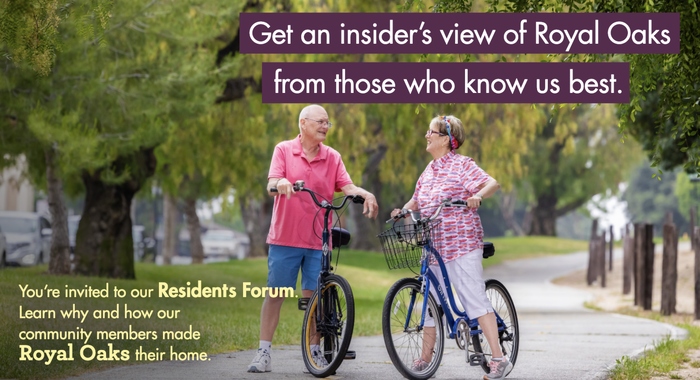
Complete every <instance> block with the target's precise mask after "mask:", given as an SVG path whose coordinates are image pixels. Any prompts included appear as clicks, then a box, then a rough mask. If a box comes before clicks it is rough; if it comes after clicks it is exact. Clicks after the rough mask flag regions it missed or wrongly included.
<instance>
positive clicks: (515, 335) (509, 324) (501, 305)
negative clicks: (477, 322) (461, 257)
mask: <svg viewBox="0 0 700 380" xmlns="http://www.w3.org/2000/svg"><path fill="white" fill-rule="evenodd" d="M486 296H487V297H488V299H489V301H491V306H493V310H494V311H495V312H496V314H497V315H498V316H499V317H500V318H501V320H502V321H503V323H500V322H499V324H498V330H499V332H498V342H499V344H500V346H501V351H502V352H503V355H504V356H505V357H506V358H507V359H508V360H509V361H510V362H511V363H512V364H513V367H515V361H516V360H517V359H518V348H519V346H520V327H519V326H518V315H517V313H516V312H515V305H514V304H513V299H512V298H511V297H510V293H508V290H507V289H506V287H505V286H504V285H503V284H501V282H500V281H498V280H494V279H490V280H487V281H486ZM472 348H473V350H474V351H475V352H482V353H483V354H484V359H485V360H484V361H483V362H482V363H481V368H483V370H484V372H486V373H489V372H490V370H491V369H490V368H489V364H488V362H489V361H490V360H491V357H492V353H491V347H490V346H489V343H488V341H487V340H486V338H485V337H484V334H483V333H481V334H477V335H472ZM506 375H508V374H506Z"/></svg>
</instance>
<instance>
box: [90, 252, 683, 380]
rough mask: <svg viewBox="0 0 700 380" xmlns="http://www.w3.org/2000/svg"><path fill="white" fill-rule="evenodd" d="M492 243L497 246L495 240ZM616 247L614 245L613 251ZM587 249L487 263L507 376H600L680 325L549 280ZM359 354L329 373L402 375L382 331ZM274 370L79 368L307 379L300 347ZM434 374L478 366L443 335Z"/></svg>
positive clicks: (168, 365) (236, 363)
mask: <svg viewBox="0 0 700 380" xmlns="http://www.w3.org/2000/svg"><path fill="white" fill-rule="evenodd" d="M496 248H498V247H496ZM619 254H620V252H616V255H619ZM587 260H588V258H587V253H575V254H570V255H561V256H551V257H545V258H538V259H529V260H517V261H511V262H506V263H504V264H501V265H498V266H494V267H491V268H488V269H487V270H485V273H484V278H497V279H499V280H501V281H502V282H503V283H504V284H505V285H506V287H507V288H508V290H509V291H510V293H511V295H512V296H513V299H514V302H515V305H516V309H517V310H518V316H519V320H520V328H521V335H520V351H519V354H518V360H517V363H516V366H515V368H514V370H513V372H512V373H511V374H510V376H509V377H508V379H512V380H525V379H533V380H535V379H537V380H548V379H552V380H554V379H604V378H605V369H606V368H607V367H609V366H611V365H612V364H614V363H615V360H616V359H618V358H620V357H621V356H623V355H634V354H637V353H639V352H640V351H641V350H643V349H644V347H645V346H646V347H650V346H652V345H653V344H654V342H655V341H658V340H660V339H662V338H663V337H665V336H667V335H671V336H673V337H679V336H683V334H685V330H682V329H677V328H675V327H673V326H670V325H667V324H663V323H659V322H655V321H651V320H646V319H639V318H632V317H627V316H621V315H616V314H608V313H601V312H594V311H591V310H588V309H585V308H584V307H583V303H584V302H585V301H586V300H588V299H589V298H590V295H589V294H588V293H586V292H584V291H580V290H575V289H571V288H565V287H561V286H557V285H554V284H552V283H551V282H550V281H551V280H552V279H554V278H557V277H560V276H563V275H566V274H568V273H571V272H572V271H575V270H579V269H581V268H585V267H586V265H587ZM350 348H351V349H353V350H355V351H357V359H356V360H354V361H345V362H343V364H342V366H341V367H340V368H339V370H338V373H337V374H336V375H334V376H332V377H331V378H332V379H341V378H342V379H348V380H351V379H358V380H370V379H381V380H387V379H401V378H402V377H401V375H400V374H399V373H398V372H397V371H396V369H395V368H394V366H393V365H392V364H391V362H390V360H389V355H388V354H387V353H386V348H385V347H384V341H383V339H382V337H380V336H377V337H356V338H353V341H352V344H351V347H350ZM272 354H273V356H272V357H273V362H272V364H273V370H274V372H271V373H266V374H250V373H247V372H246V371H245V370H246V367H247V365H248V363H249V362H250V360H252V358H253V356H255V353H254V351H241V352H232V353H225V354H219V355H213V356H211V361H208V362H167V361H166V362H160V363H153V364H144V365H137V366H129V367H119V368H114V369H110V370H106V371H102V372H95V373H89V374H85V375H83V376H80V377H78V379H81V380H88V379H89V380H113V379H120V380H121V379H134V380H137V379H138V380H141V379H168V380H175V379H201V380H204V379H256V380H262V379H313V376H311V375H307V374H303V373H302V368H303V365H304V364H303V362H302V359H301V352H300V350H299V347H298V346H283V347H275V348H273V353H272ZM442 363H443V364H442V366H441V367H440V369H439V370H438V372H437V374H436V379H480V378H481V377H482V376H483V375H484V372H483V371H482V370H481V368H480V367H469V366H468V365H467V364H466V363H465V362H464V351H461V350H459V349H457V346H456V344H455V343H454V341H448V342H447V345H446V348H445V355H444V357H443V362H442Z"/></svg>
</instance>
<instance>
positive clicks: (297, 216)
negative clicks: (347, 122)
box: [267, 135, 352, 249]
mask: <svg viewBox="0 0 700 380" xmlns="http://www.w3.org/2000/svg"><path fill="white" fill-rule="evenodd" d="M319 145H320V149H319V152H318V154H317V155H316V157H314V159H313V160H311V162H309V161H308V160H307V159H306V154H304V149H303V148H302V147H301V135H299V136H297V138H295V139H294V140H289V141H283V142H281V143H279V144H277V146H276V147H275V153H274V154H273V155H272V163H271V164H270V173H269V174H268V176H267V179H268V180H269V179H270V178H286V179H287V180H289V182H291V183H294V182H296V181H298V180H303V181H304V182H305V185H304V187H306V188H308V189H309V190H313V191H315V192H317V193H319V194H321V195H322V196H323V197H325V198H326V199H327V200H328V201H330V200H331V199H333V193H334V192H338V191H340V188H342V187H343V186H345V185H349V184H351V183H352V180H350V175H348V172H347V170H345V165H344V164H343V159H342V158H341V157H340V153H338V152H337V151H336V150H335V149H333V148H330V147H327V146H325V145H323V143H321V144H319ZM317 198H318V196H317ZM322 200H323V199H322V198H321V199H318V201H319V202H321V201H322ZM318 210H319V207H318V206H316V204H315V203H314V201H313V199H311V194H309V193H305V192H297V193H296V194H294V195H292V197H291V198H290V199H289V200H287V197H285V196H277V197H275V206H274V208H273V210H272V224H270V233H269V234H268V235H267V243H268V244H275V245H284V246H288V247H297V248H311V249H322V245H323V243H322V242H321V239H319V238H318V237H316V234H318V236H321V232H323V213H324V211H321V212H319V213H318V217H317V218H316V223H315V225H313V226H312V221H313V220H314V216H315V215H316V212H317V211H318ZM328 223H329V228H330V227H331V226H330V223H331V218H329V220H328ZM312 227H313V228H312ZM314 230H315V231H316V234H314Z"/></svg>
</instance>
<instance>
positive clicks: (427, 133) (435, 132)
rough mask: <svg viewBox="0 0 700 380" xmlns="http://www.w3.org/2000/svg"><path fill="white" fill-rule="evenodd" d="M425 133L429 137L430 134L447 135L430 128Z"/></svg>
mask: <svg viewBox="0 0 700 380" xmlns="http://www.w3.org/2000/svg"><path fill="white" fill-rule="evenodd" d="M425 135H426V136H428V137H430V136H432V135H438V136H447V135H446V134H444V133H440V132H437V131H433V130H432V129H428V132H425Z"/></svg>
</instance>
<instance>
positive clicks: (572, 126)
mask: <svg viewBox="0 0 700 380" xmlns="http://www.w3.org/2000/svg"><path fill="white" fill-rule="evenodd" d="M549 110H551V108H549V107H548V108H547V109H546V111H545V112H547V113H548V115H547V117H546V122H545V123H544V125H543V127H542V130H541V133H539V134H538V135H537V137H536V138H535V141H534V142H533V143H532V144H531V146H530V154H529V155H528V157H527V158H526V160H525V162H524V164H525V165H526V166H527V167H529V168H530V170H529V171H528V174H527V175H526V176H525V179H524V181H523V183H522V185H523V186H522V187H523V189H524V190H526V189H528V190H529V191H524V192H523V191H521V193H522V194H529V195H530V201H531V202H532V206H531V209H530V213H531V215H532V219H531V224H530V226H529V228H527V226H526V227H525V230H529V231H528V232H529V234H530V235H546V236H556V220H557V218H559V217H561V216H564V215H566V214H567V213H569V212H571V211H574V210H576V209H577V208H579V207H581V206H583V205H584V204H585V203H587V202H588V201H589V200H590V199H591V197H592V196H593V195H596V194H601V193H606V191H608V190H612V191H613V192H616V191H617V186H618V184H619V183H620V182H622V181H623V180H624V179H625V177H626V174H625V173H626V170H627V168H628V167H630V165H631V164H632V163H633V162H637V160H636V157H637V156H638V151H637V149H636V146H635V145H633V144H632V145H631V144H621V143H620V142H619V141H618V139H617V132H616V131H615V124H616V123H617V117H616V116H615V112H614V109H613V107H612V106H609V105H601V106H597V107H594V106H591V105H582V106H580V107H577V108H575V109H573V110H570V109H568V108H562V109H560V110H559V112H558V113H556V114H551V113H550V112H549ZM611 163H615V164H614V165H612V164H611Z"/></svg>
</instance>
